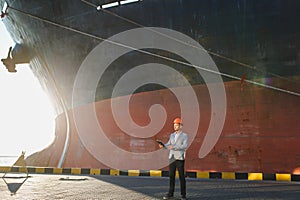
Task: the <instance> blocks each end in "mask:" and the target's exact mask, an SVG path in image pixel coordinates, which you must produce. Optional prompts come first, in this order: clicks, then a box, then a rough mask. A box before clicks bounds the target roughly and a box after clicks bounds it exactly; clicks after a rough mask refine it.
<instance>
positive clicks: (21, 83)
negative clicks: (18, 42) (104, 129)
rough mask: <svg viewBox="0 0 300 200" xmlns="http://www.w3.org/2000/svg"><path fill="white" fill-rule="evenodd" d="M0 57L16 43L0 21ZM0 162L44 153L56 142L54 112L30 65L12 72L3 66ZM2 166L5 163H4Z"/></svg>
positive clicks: (0, 68)
mask: <svg viewBox="0 0 300 200" xmlns="http://www.w3.org/2000/svg"><path fill="white" fill-rule="evenodd" d="M0 32H1V36H0V44H1V49H0V58H1V59H2V58H6V56H7V52H8V49H9V47H10V46H13V45H14V43H13V41H12V40H11V38H10V37H9V35H8V33H7V32H6V29H5V28H4V25H3V23H2V22H0ZM0 138H1V143H0V159H1V156H19V155H21V152H22V151H26V156H28V155H30V154H32V153H34V152H37V151H40V150H42V149H44V148H45V147H47V146H48V145H50V144H51V142H52V141H53V139H54V111H53V109H52V107H51V103H50V101H49V99H48V97H47V95H46V94H45V92H44V91H43V90H42V88H41V86H40V84H39V81H38V79H37V78H36V77H35V76H34V75H33V73H32V71H31V70H30V68H29V66H28V65H17V73H9V72H8V71H7V70H6V68H5V67H4V66H3V65H2V62H1V63H0ZM0 165H1V163H0Z"/></svg>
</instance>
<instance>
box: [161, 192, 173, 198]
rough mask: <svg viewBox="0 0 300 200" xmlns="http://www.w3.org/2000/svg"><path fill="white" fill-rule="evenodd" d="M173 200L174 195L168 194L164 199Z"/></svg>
mask: <svg viewBox="0 0 300 200" xmlns="http://www.w3.org/2000/svg"><path fill="white" fill-rule="evenodd" d="M172 198H173V195H172V194H169V193H168V194H166V195H165V196H164V197H163V199H172Z"/></svg>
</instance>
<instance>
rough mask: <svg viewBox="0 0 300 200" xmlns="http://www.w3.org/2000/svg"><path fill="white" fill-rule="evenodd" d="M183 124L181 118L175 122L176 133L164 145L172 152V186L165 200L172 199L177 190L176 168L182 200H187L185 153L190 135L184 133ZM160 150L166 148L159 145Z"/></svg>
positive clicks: (170, 165)
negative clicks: (175, 189)
mask: <svg viewBox="0 0 300 200" xmlns="http://www.w3.org/2000/svg"><path fill="white" fill-rule="evenodd" d="M182 126H183V124H182V122H181V119H180V118H176V119H175V120H174V131H175V132H174V133H172V134H171V135H170V139H169V141H168V142H167V143H166V144H164V145H165V148H166V149H168V150H170V153H169V177H170V185H169V192H168V194H167V195H166V196H164V198H163V199H169V198H172V197H173V195H174V188H175V173H176V168H177V169H178V172H179V179H180V190H181V199H182V200H184V199H186V182H185V174H184V160H185V151H186V149H187V147H188V135H187V134H185V133H183V132H182V130H181V129H182ZM159 147H160V148H163V147H164V146H163V145H161V144H159Z"/></svg>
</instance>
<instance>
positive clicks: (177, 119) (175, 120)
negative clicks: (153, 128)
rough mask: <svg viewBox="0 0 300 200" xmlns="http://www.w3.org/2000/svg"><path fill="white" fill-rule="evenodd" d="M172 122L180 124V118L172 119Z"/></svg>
mask: <svg viewBox="0 0 300 200" xmlns="http://www.w3.org/2000/svg"><path fill="white" fill-rule="evenodd" d="M173 123H174V124H181V119H180V118H176V119H174V122H173Z"/></svg>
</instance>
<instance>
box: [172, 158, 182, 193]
mask: <svg viewBox="0 0 300 200" xmlns="http://www.w3.org/2000/svg"><path fill="white" fill-rule="evenodd" d="M176 168H177V169H178V173H179V179H180V191H181V196H185V195H186V183H185V175H184V160H173V159H170V164H169V176H170V187H169V194H170V195H173V194H174V188H175V174H176Z"/></svg>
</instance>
